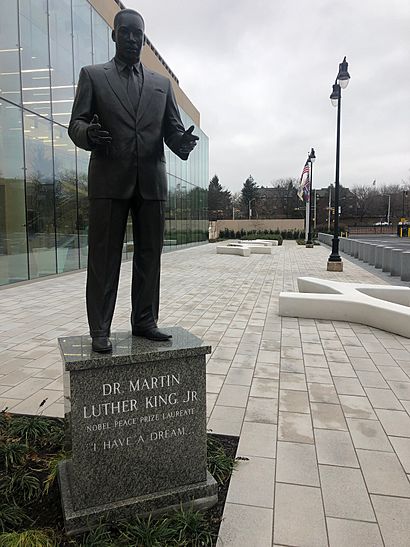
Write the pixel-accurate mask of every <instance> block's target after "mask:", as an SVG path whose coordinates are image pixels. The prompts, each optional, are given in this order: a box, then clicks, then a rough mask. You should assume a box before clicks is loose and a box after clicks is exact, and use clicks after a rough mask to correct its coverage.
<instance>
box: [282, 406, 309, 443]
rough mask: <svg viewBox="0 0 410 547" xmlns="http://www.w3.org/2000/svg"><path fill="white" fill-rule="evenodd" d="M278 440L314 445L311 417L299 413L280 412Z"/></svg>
mask: <svg viewBox="0 0 410 547" xmlns="http://www.w3.org/2000/svg"><path fill="white" fill-rule="evenodd" d="M278 440H279V441H289V442H295V443H309V444H313V430H312V423H311V419H310V416H309V415H308V414H299V413H297V412H279V423H278Z"/></svg>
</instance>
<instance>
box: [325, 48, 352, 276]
mask: <svg viewBox="0 0 410 547" xmlns="http://www.w3.org/2000/svg"><path fill="white" fill-rule="evenodd" d="M347 68H348V63H347V61H346V57H345V58H344V59H343V61H342V62H341V63H340V64H339V73H338V75H337V77H336V81H335V83H334V85H333V90H332V94H331V95H330V100H331V101H332V105H333V106H337V130H336V177H335V220H334V230H333V240H332V253H331V255H330V256H329V259H328V262H327V269H328V271H333V272H342V271H343V262H342V259H341V258H340V255H339V166H340V115H341V106H342V89H345V88H346V87H347V85H348V83H349V80H350V74H349V73H348V71H347Z"/></svg>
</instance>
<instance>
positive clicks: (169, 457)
mask: <svg viewBox="0 0 410 547" xmlns="http://www.w3.org/2000/svg"><path fill="white" fill-rule="evenodd" d="M166 330H167V332H169V333H170V334H172V335H173V337H172V339H171V340H170V341H167V342H152V341H149V340H146V339H143V338H139V337H135V336H132V335H131V333H129V332H125V333H116V334H113V335H112V336H111V341H112V343H113V351H112V353H111V354H98V353H94V352H92V350H91V339H90V338H89V337H86V336H83V337H81V336H79V337H69V338H60V339H59V344H60V349H61V353H62V356H63V361H64V368H65V374H64V392H65V393H64V398H65V414H66V419H67V423H68V427H69V432H68V441H69V443H70V444H71V450H72V457H71V459H70V460H66V461H64V462H63V463H62V464H61V465H60V474H59V477H60V487H61V496H62V504H63V513H64V519H65V525H66V531H67V533H68V534H75V533H79V532H82V531H84V530H86V529H88V528H91V527H92V526H93V525H95V524H96V523H98V522H99V521H100V519H101V518H103V519H106V520H108V521H109V522H112V521H115V520H118V519H122V518H127V517H129V516H136V515H146V514H149V513H152V514H156V513H160V512H165V511H168V510H170V509H172V508H174V507H179V506H181V505H183V506H184V505H185V506H187V505H190V506H191V505H193V506H194V507H198V508H201V509H202V508H207V507H210V506H211V505H213V504H214V503H216V501H217V484H216V482H215V480H214V479H213V478H212V477H211V476H210V475H209V473H207V468H206V354H207V353H210V351H211V348H210V347H209V346H202V345H201V340H199V339H198V338H197V337H196V336H194V335H192V334H190V333H189V332H187V331H186V330H184V329H182V328H180V327H173V328H169V329H166Z"/></svg>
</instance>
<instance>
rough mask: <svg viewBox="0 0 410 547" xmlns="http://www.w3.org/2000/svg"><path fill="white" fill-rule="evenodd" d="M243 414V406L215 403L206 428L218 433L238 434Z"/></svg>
mask: <svg viewBox="0 0 410 547" xmlns="http://www.w3.org/2000/svg"><path fill="white" fill-rule="evenodd" d="M244 414H245V409H244V408H237V407H229V406H219V405H215V406H214V409H213V411H212V414H211V417H210V419H209V421H208V429H209V430H211V431H212V432H213V433H217V434H220V435H234V436H238V435H239V434H240V432H241V428H242V422H243V417H244Z"/></svg>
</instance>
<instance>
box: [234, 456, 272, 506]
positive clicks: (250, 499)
mask: <svg viewBox="0 0 410 547" xmlns="http://www.w3.org/2000/svg"><path fill="white" fill-rule="evenodd" d="M274 475H275V462H274V460H272V459H270V458H261V457H258V456H253V457H251V458H249V460H247V461H240V462H239V463H238V465H237V467H236V469H235V473H233V475H232V477H231V482H230V485H229V492H228V496H227V499H226V501H227V502H228V503H240V504H246V505H254V506H257V507H267V508H272V507H273V493H274Z"/></svg>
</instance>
